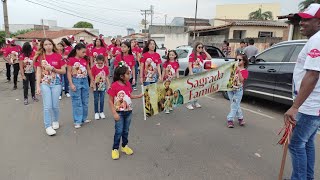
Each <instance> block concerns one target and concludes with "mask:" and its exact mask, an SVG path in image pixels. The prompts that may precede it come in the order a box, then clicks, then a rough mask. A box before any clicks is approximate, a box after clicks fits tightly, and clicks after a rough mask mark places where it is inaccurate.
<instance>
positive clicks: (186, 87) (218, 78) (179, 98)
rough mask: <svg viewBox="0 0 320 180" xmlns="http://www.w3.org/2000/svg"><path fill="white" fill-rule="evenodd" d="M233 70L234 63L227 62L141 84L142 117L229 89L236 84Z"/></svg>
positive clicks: (235, 64) (235, 67) (235, 66)
mask: <svg viewBox="0 0 320 180" xmlns="http://www.w3.org/2000/svg"><path fill="white" fill-rule="evenodd" d="M236 69H237V63H236V62H229V63H226V64H224V65H222V66H220V67H217V68H216V69H214V70H210V71H204V72H202V73H199V74H195V75H193V76H185V77H181V78H179V79H174V80H172V81H169V80H168V81H164V82H158V83H155V84H151V85H148V86H145V87H143V91H144V108H145V116H153V115H156V114H158V113H161V112H162V111H165V110H169V111H171V110H173V109H174V108H177V107H179V106H181V105H183V104H186V103H188V102H190V101H192V100H195V99H199V98H201V97H204V96H206V95H209V94H212V93H216V92H218V91H230V90H232V88H233V86H236V84H237V83H236V82H237V75H236V73H235V72H236Z"/></svg>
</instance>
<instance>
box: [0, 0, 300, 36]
mask: <svg viewBox="0 0 320 180" xmlns="http://www.w3.org/2000/svg"><path fill="white" fill-rule="evenodd" d="M28 1H32V2H34V3H39V4H41V5H44V6H47V7H50V8H54V9H57V10H59V11H63V12H67V13H70V14H75V15H77V16H81V17H85V18H88V19H90V20H87V19H83V18H81V17H75V16H72V15H68V14H65V13H63V12H59V11H57V10H52V9H48V8H46V7H43V6H40V5H36V4H34V3H31V2H28ZM195 1H196V0H8V12H9V23H10V24H40V20H41V19H50V20H57V21H58V26H62V27H72V26H73V25H74V24H75V23H76V22H78V21H81V20H84V21H88V22H91V23H93V25H94V28H96V29H99V30H100V33H102V34H104V35H107V36H109V35H118V34H120V35H126V33H127V31H126V28H128V27H132V28H134V29H135V30H136V32H137V31H138V30H139V29H140V28H141V27H140V25H139V24H140V22H141V20H142V19H143V18H144V17H143V16H142V15H141V12H140V10H141V9H149V8H150V5H154V10H155V15H154V16H155V17H154V23H156V24H164V22H165V18H164V16H165V14H167V23H170V22H171V20H172V19H173V17H176V16H179V17H194V14H195ZM89 2H90V3H89ZM274 2H279V0H242V1H241V2H240V1H239V0H199V4H198V17H199V18H210V19H212V18H214V16H215V6H216V5H217V4H239V3H274ZM280 2H281V14H283V15H286V14H289V13H292V12H296V11H297V10H298V4H299V2H301V0H281V1H280ZM88 3H89V4H88ZM0 13H1V15H2V16H1V27H2V24H3V11H2V8H0ZM147 19H149V20H150V17H147ZM92 20H96V21H98V22H94V21H92Z"/></svg>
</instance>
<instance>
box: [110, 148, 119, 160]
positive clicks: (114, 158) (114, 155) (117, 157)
mask: <svg viewBox="0 0 320 180" xmlns="http://www.w3.org/2000/svg"><path fill="white" fill-rule="evenodd" d="M111 156H112V159H113V160H117V159H119V156H120V155H119V151H118V149H114V150H112V154H111Z"/></svg>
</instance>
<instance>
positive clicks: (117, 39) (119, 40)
mask: <svg viewBox="0 0 320 180" xmlns="http://www.w3.org/2000/svg"><path fill="white" fill-rule="evenodd" d="M117 41H119V42H120V45H119V46H121V41H120V39H116V43H115V44H114V45H115V47H118V45H117Z"/></svg>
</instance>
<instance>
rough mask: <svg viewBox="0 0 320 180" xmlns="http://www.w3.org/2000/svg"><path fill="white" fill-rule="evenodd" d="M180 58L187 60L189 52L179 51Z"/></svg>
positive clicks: (185, 50)
mask: <svg viewBox="0 0 320 180" xmlns="http://www.w3.org/2000/svg"><path fill="white" fill-rule="evenodd" d="M176 51H177V54H178V58H186V57H188V53H189V50H187V49H177V50H176Z"/></svg>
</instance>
